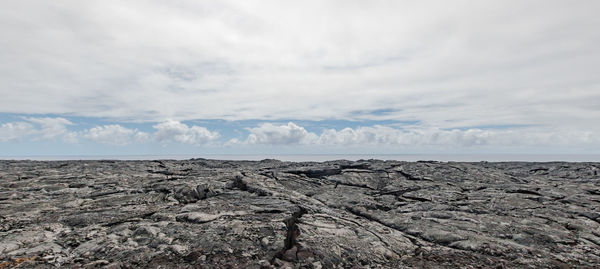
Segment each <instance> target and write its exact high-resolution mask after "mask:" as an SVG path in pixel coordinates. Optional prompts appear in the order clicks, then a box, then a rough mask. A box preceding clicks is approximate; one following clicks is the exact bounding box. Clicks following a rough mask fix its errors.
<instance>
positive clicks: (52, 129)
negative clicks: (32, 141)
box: [23, 117, 77, 143]
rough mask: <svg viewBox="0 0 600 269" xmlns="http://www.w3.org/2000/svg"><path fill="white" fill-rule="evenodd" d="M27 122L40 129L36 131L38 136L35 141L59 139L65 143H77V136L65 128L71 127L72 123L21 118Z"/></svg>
mask: <svg viewBox="0 0 600 269" xmlns="http://www.w3.org/2000/svg"><path fill="white" fill-rule="evenodd" d="M23 119H25V120H26V121H28V122H31V123H35V124H38V125H39V126H40V127H41V129H39V130H37V132H38V133H39V135H40V136H38V137H36V139H56V138H61V139H62V140H63V141H65V142H67V143H76V142H77V134H76V133H74V132H70V131H69V130H68V128H67V126H69V125H73V123H72V122H71V121H69V120H67V119H65V118H61V117H58V118H49V117H43V118H32V117H25V118H23Z"/></svg>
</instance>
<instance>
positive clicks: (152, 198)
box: [0, 159, 600, 268]
mask: <svg viewBox="0 0 600 269" xmlns="http://www.w3.org/2000/svg"><path fill="white" fill-rule="evenodd" d="M0 260H1V262H0V268H5V267H13V266H18V267H21V268H27V267H42V268H43V267H55V266H62V267H79V268H138V267H153V268H156V267H159V266H162V267H163V268H171V267H179V268H196V267H199V268H202V267H206V268H214V267H217V268H220V267H230V268H240V267H243V268H286V267H289V268H440V267H442V268H443V267H463V268H466V267H469V266H471V267H472V268H482V267H483V268H490V267H491V268H504V267H505V268H513V267H529V268H569V267H583V268H585V267H590V268H592V267H598V266H600V164H597V163H558V162H557V163H510V162H507V163H487V162H481V163H453V162H448V163H445V162H444V163H438V162H412V163H409V162H396V161H387V162H384V161H377V160H361V161H357V162H350V161H332V162H324V163H291V162H279V161H275V160H264V161H260V162H250V161H213V160H204V159H195V160H189V161H168V160H164V161H56V162H31V161H0Z"/></svg>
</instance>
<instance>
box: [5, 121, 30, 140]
mask: <svg viewBox="0 0 600 269" xmlns="http://www.w3.org/2000/svg"><path fill="white" fill-rule="evenodd" d="M34 133H35V128H34V127H33V126H32V125H31V124H29V123H26V122H14V123H13V122H8V123H3V124H2V125H0V142H8V141H20V140H22V139H23V138H25V137H27V136H30V135H32V134H34Z"/></svg>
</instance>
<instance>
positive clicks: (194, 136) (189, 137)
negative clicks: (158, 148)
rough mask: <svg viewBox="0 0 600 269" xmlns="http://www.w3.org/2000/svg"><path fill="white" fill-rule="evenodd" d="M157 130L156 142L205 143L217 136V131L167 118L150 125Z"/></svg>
mask: <svg viewBox="0 0 600 269" xmlns="http://www.w3.org/2000/svg"><path fill="white" fill-rule="evenodd" d="M152 127H153V128H154V129H156V130H157V131H156V132H155V133H154V139H155V140H156V141H158V142H173V141H174V142H179V143H184V144H205V143H208V142H211V141H214V140H216V139H217V138H219V136H220V134H219V133H218V132H212V131H209V130H208V129H206V128H204V127H200V126H196V125H193V126H191V127H189V126H188V125H186V124H184V123H181V122H178V121H173V120H169V121H166V122H162V123H159V124H156V125H154V126H152Z"/></svg>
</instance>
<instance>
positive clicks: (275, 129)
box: [246, 122, 318, 145]
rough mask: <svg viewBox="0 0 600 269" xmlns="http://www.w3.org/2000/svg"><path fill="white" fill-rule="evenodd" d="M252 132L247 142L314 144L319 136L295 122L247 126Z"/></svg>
mask: <svg viewBox="0 0 600 269" xmlns="http://www.w3.org/2000/svg"><path fill="white" fill-rule="evenodd" d="M246 130H248V131H249V132H250V135H248V139H247V140H246V143H248V144H269V145H293V144H312V143H314V142H315V141H316V140H317V139H318V137H317V135H315V134H314V133H310V132H308V131H306V129H304V127H300V126H298V125H296V124H294V123H293V122H289V123H288V124H287V125H279V126H278V125H273V124H271V123H263V124H261V125H259V126H258V127H254V128H247V129H246Z"/></svg>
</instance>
